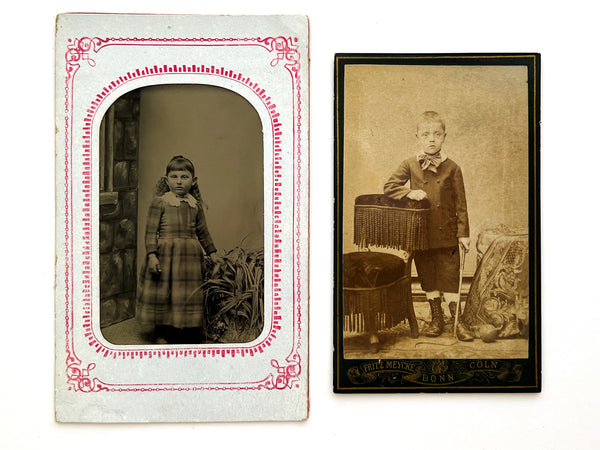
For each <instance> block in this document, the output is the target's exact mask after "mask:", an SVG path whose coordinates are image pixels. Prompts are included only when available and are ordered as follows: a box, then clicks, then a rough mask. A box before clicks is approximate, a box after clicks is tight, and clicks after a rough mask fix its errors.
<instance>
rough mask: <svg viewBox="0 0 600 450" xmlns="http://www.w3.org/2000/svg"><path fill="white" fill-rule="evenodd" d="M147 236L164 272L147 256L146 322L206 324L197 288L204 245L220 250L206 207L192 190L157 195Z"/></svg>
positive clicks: (140, 315) (141, 315) (142, 308)
mask: <svg viewBox="0 0 600 450" xmlns="http://www.w3.org/2000/svg"><path fill="white" fill-rule="evenodd" d="M145 240H146V254H147V255H148V254H150V253H156V254H157V256H158V260H159V264H160V268H161V272H160V274H158V275H155V274H152V273H151V272H150V269H149V268H148V263H147V258H146V262H145V263H144V265H143V267H142V272H141V294H140V297H139V300H138V305H137V311H136V317H137V319H138V320H139V321H140V323H142V324H144V325H171V326H174V327H176V328H188V327H199V326H201V325H202V324H203V321H204V297H203V296H202V295H201V294H200V293H199V292H198V291H196V290H197V288H198V287H199V286H200V285H201V284H202V260H203V257H204V256H203V251H202V250H203V249H204V251H205V252H206V253H207V254H211V253H213V252H215V251H216V249H215V246H214V244H213V241H212V238H211V237H210V234H209V233H208V228H207V227H206V221H205V218H204V211H203V210H202V206H201V205H200V204H198V202H196V199H194V197H192V196H191V195H190V194H187V195H186V196H185V197H183V198H179V197H177V196H176V195H175V194H173V193H172V192H167V193H166V194H164V195H162V196H160V197H155V198H154V199H153V201H152V204H151V205H150V209H149V210H148V221H147V225H146V238H145ZM194 291H196V292H194ZM192 294H194V295H192Z"/></svg>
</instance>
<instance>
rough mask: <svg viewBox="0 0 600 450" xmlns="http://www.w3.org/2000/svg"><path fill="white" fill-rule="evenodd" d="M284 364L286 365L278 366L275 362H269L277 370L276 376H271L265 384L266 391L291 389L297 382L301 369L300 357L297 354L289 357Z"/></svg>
mask: <svg viewBox="0 0 600 450" xmlns="http://www.w3.org/2000/svg"><path fill="white" fill-rule="evenodd" d="M286 362H287V363H288V364H287V365H280V364H279V363H278V362H277V361H276V360H274V359H272V360H271V366H273V367H275V368H276V369H277V374H276V375H271V376H270V378H269V381H267V383H266V388H267V389H279V390H283V389H286V388H292V386H293V385H294V383H295V382H296V381H298V380H299V377H300V372H301V371H302V367H301V366H300V355H298V354H297V353H296V354H294V355H292V356H290V357H289V358H288V359H287V360H286Z"/></svg>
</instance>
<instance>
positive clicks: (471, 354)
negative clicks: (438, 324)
mask: <svg viewBox="0 0 600 450" xmlns="http://www.w3.org/2000/svg"><path fill="white" fill-rule="evenodd" d="M414 309H415V315H416V316H417V322H418V324H419V331H420V334H419V337H418V338H416V339H412V338H411V337H410V328H409V326H408V323H400V324H399V325H396V326H395V327H393V328H391V329H389V330H383V331H380V332H378V333H377V337H378V339H379V346H378V348H375V347H374V346H371V344H370V339H369V335H367V334H349V333H344V358H346V359H513V358H527V356H528V347H529V342H528V340H527V339H523V338H516V339H497V340H496V341H494V342H489V343H488V342H483V341H482V340H481V339H478V338H476V339H474V340H473V341H470V342H462V341H458V340H457V339H456V338H455V337H454V333H453V323H452V322H451V319H450V316H449V314H448V311H447V309H446V310H445V314H446V315H447V322H446V328H445V330H444V333H443V334H442V335H441V336H438V337H427V336H425V335H423V333H422V330H423V329H424V328H425V327H426V326H427V323H428V321H429V320H430V317H431V316H430V310H429V304H428V303H427V302H426V301H415V302H414Z"/></svg>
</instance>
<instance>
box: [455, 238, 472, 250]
mask: <svg viewBox="0 0 600 450" xmlns="http://www.w3.org/2000/svg"><path fill="white" fill-rule="evenodd" d="M458 243H459V244H460V245H461V247H462V248H463V249H464V250H465V253H468V252H469V247H470V245H471V239H469V238H468V237H461V238H458Z"/></svg>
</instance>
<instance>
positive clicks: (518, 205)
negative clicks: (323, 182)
mask: <svg viewBox="0 0 600 450" xmlns="http://www.w3.org/2000/svg"><path fill="white" fill-rule="evenodd" d="M538 102H539V56H538V55H337V57H336V105H335V106H336V160H335V164H336V182H335V184H336V185H335V192H336V207H335V217H336V229H335V268H334V271H335V277H336V282H335V308H336V312H337V314H336V323H335V324H334V326H335V333H334V344H335V360H336V362H335V367H336V373H335V375H334V376H335V389H336V391H337V392H350V391H353V390H354V391H360V392H362V391H365V390H369V389H375V390H376V389H383V390H392V391H393V390H396V389H398V390H457V389H458V390H460V389H461V388H465V389H481V390H490V389H499V390H500V389H511V388H513V389H522V390H533V391H535V390H539V388H540V380H539V365H538V364H539V349H540V346H539V300H540V298H539V296H540V294H539V246H538V240H539V202H538V201H537V195H538V192H539V190H538V189H537V186H538V184H539V174H538V170H539V169H538V166H537V164H536V161H537V158H538V154H537V152H538V150H537V146H538V143H539V125H538V124H539V112H538Z"/></svg>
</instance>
